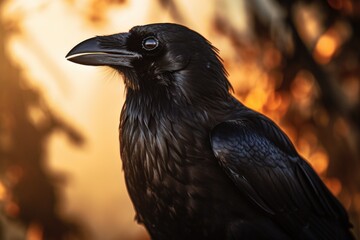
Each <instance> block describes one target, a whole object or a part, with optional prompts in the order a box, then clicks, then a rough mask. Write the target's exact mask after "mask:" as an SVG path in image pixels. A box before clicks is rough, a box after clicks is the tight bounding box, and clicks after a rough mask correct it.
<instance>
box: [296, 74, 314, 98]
mask: <svg viewBox="0 0 360 240" xmlns="http://www.w3.org/2000/svg"><path fill="white" fill-rule="evenodd" d="M313 85H314V77H313V76H312V74H311V73H310V72H308V71H304V70H303V71H300V72H299V73H298V74H297V75H296V77H295V79H294V81H293V83H292V85H291V93H292V95H293V97H294V98H295V99H296V100H305V99H308V98H309V97H310V95H311V94H312V93H313Z"/></svg>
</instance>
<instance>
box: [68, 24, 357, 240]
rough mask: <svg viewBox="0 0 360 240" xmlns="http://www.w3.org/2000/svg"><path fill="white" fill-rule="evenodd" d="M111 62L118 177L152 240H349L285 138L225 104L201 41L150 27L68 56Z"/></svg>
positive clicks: (344, 221)
mask: <svg viewBox="0 0 360 240" xmlns="http://www.w3.org/2000/svg"><path fill="white" fill-rule="evenodd" d="M149 37H150V38H152V41H153V42H155V43H156V44H155V45H154V46H155V47H153V48H150V49H149V48H147V47H146V46H145V47H144V46H143V43H144V41H145V39H148V38H149ZM91 44H92V45H91ZM115 48H116V49H115ZM84 49H85V50H86V49H88V52H87V55H86V56H83V55H81V54H82V53H84V51H85V50H84ZM98 52H101V54H97V53H98ZM79 53H80V54H79ZM114 53H118V55H116V54H114ZM116 58H118V59H119V61H118V62H119V64H115V65H114V64H111V65H110V67H112V68H115V69H117V70H118V71H119V72H121V73H122V74H123V75H124V79H125V85H126V88H127V91H126V101H125V104H124V107H123V109H122V112H121V118H120V148H121V157H122V161H123V168H124V173H125V179H126V184H127V188H128V191H129V194H130V197H131V200H132V202H133V204H134V207H135V210H136V212H137V217H136V219H137V220H138V221H139V222H140V223H142V224H144V225H145V227H146V228H147V230H148V231H149V233H150V235H151V237H152V239H166V240H168V239H352V238H353V237H352V235H351V233H350V230H349V229H350V228H351V225H350V223H349V220H348V216H347V213H346V211H345V210H344V208H343V207H342V205H341V204H340V203H339V202H338V200H336V198H335V197H334V196H333V195H332V194H331V193H330V191H329V190H328V189H327V188H326V186H325V185H324V184H323V183H322V182H321V180H320V178H319V177H318V176H317V175H316V173H315V172H314V170H313V169H312V168H311V167H310V166H309V164H307V163H306V162H305V161H304V160H303V159H302V158H301V157H300V156H299V155H298V153H297V152H296V150H295V148H294V146H293V145H292V143H291V142H290V140H289V138H288V137H287V136H286V135H285V134H284V133H283V132H282V131H281V130H280V128H279V127H277V126H276V125H275V124H274V123H273V122H272V121H271V120H269V119H268V118H266V117H265V116H263V115H261V114H259V113H257V112H254V111H252V110H250V109H248V108H246V107H245V106H244V105H243V104H241V103H240V102H238V101H237V100H236V99H235V98H234V97H232V95H231V93H230V91H231V90H232V88H231V85H230V83H229V81H228V79H227V73H226V71H225V69H224V66H223V64H222V60H221V59H220V57H219V55H218V50H217V49H216V48H215V47H213V46H212V45H211V44H210V43H209V42H208V41H207V40H206V39H205V38H204V37H202V36H201V35H200V34H198V33H196V32H195V31H192V30H190V29H188V28H186V27H184V26H180V25H176V24H151V25H145V26H137V27H134V28H132V29H131V30H130V32H129V33H122V34H114V35H111V36H104V37H97V38H95V39H89V40H86V41H85V42H84V43H83V44H82V43H80V44H79V45H78V46H77V47H75V48H74V49H73V50H71V52H70V53H69V56H68V59H69V60H72V61H74V62H77V63H83V64H90V65H95V64H96V65H101V63H102V62H104V65H106V63H107V62H111V63H114V59H115V60H116Z"/></svg>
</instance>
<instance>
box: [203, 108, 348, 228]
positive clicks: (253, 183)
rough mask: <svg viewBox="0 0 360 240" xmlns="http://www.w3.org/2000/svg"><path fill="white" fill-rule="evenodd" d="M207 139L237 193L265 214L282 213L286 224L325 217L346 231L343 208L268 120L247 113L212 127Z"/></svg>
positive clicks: (289, 142)
mask: <svg viewBox="0 0 360 240" xmlns="http://www.w3.org/2000/svg"><path fill="white" fill-rule="evenodd" d="M210 140H211V146H212V150H213V152H214V155H215V157H216V158H217V159H218V161H219V163H220V165H221V166H222V168H223V170H224V171H225V172H226V173H227V175H228V176H229V177H230V179H231V180H232V181H233V182H234V184H235V185H236V186H237V187H238V189H239V191H241V192H243V193H244V194H245V195H246V196H247V197H248V198H249V199H250V200H251V201H252V202H253V203H255V205H257V206H258V207H260V209H262V210H264V211H265V212H267V213H268V214H270V215H279V214H280V215H282V216H283V213H286V214H287V215H288V217H289V224H290V223H291V222H292V223H294V222H303V221H305V222H306V221H308V220H306V219H309V218H310V216H325V217H326V218H330V219H341V221H342V222H343V224H344V225H348V226H349V222H348V217H347V214H346V211H345V209H344V208H343V207H342V206H341V204H340V203H339V202H338V201H337V199H336V198H335V197H334V196H333V195H332V194H331V193H330V191H329V190H328V189H327V188H326V186H325V185H324V183H323V182H322V181H321V179H320V178H319V176H318V175H317V174H316V172H315V171H314V170H313V169H312V168H311V166H310V165H309V164H308V163H307V162H306V161H305V160H304V159H303V158H302V157H301V156H300V155H299V154H298V153H297V151H296V149H295V148H294V146H293V144H292V143H291V141H290V140H289V138H288V137H287V136H286V134H285V133H284V132H283V131H282V130H281V129H280V128H279V127H278V126H277V125H276V124H275V123H274V122H273V121H271V120H270V119H269V118H267V117H265V116H263V115H261V114H259V113H257V112H254V111H251V110H245V111H243V112H240V113H239V114H237V115H235V117H233V118H231V119H228V120H226V121H223V122H221V123H219V124H218V125H216V126H215V127H214V128H213V130H212V131H211V135H210ZM300 213H301V214H304V215H301V214H300ZM289 214H290V215H289ZM314 214H315V215H314Z"/></svg>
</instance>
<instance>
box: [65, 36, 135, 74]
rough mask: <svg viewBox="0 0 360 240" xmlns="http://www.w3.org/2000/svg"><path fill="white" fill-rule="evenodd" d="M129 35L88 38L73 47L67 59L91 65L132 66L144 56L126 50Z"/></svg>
mask: <svg viewBox="0 0 360 240" xmlns="http://www.w3.org/2000/svg"><path fill="white" fill-rule="evenodd" d="M128 35H129V33H120V34H114V35H109V36H98V37H93V38H90V39H87V40H85V41H83V42H81V43H79V44H78V45H76V46H75V47H74V48H73V49H71V51H70V52H69V53H68V54H67V55H66V59H67V60H69V61H72V62H74V63H79V64H84V65H91V66H120V67H132V62H133V61H134V60H136V59H140V58H141V57H142V56H141V54H139V53H136V52H131V51H128V50H126V48H125V46H126V39H127V37H128Z"/></svg>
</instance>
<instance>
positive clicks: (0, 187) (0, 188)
mask: <svg viewBox="0 0 360 240" xmlns="http://www.w3.org/2000/svg"><path fill="white" fill-rule="evenodd" d="M5 196H6V188H5V186H4V184H3V183H2V182H1V181H0V201H3V200H4V199H5Z"/></svg>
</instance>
